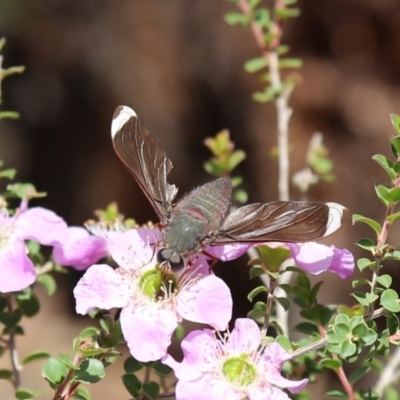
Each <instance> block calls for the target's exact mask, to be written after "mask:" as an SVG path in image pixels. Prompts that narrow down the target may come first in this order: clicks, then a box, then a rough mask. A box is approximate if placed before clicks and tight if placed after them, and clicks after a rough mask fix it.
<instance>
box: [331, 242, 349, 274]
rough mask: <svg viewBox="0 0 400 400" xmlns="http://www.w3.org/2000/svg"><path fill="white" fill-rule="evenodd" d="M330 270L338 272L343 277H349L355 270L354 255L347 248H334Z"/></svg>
mask: <svg viewBox="0 0 400 400" xmlns="http://www.w3.org/2000/svg"><path fill="white" fill-rule="evenodd" d="M329 271H330V272H334V273H336V274H338V275H339V276H340V277H341V278H342V279H345V278H348V277H349V276H351V275H352V274H353V272H354V256H353V254H351V253H350V251H349V250H347V249H337V248H335V249H334V256H333V260H332V264H331V266H330V268H329Z"/></svg>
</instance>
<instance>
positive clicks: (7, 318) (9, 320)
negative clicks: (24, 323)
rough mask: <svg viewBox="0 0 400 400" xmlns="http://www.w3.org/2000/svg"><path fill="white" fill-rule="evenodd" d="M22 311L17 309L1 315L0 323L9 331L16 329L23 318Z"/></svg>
mask: <svg viewBox="0 0 400 400" xmlns="http://www.w3.org/2000/svg"><path fill="white" fill-rule="evenodd" d="M22 315H23V314H22V311H21V310H20V309H19V308H17V309H15V310H14V311H12V312H2V313H0V322H1V323H2V324H3V325H5V326H6V327H7V328H8V329H11V328H14V327H15V326H16V325H17V324H18V323H19V321H21V318H22Z"/></svg>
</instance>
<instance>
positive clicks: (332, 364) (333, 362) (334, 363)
mask: <svg viewBox="0 0 400 400" xmlns="http://www.w3.org/2000/svg"><path fill="white" fill-rule="evenodd" d="M319 364H320V365H321V366H322V367H325V368H329V369H333V370H334V371H337V370H338V369H339V368H340V367H341V366H342V362H341V361H340V360H338V359H333V358H324V359H322V360H321V361H320V362H319Z"/></svg>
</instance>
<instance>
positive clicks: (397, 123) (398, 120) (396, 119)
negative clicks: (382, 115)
mask: <svg viewBox="0 0 400 400" xmlns="http://www.w3.org/2000/svg"><path fill="white" fill-rule="evenodd" d="M390 120H391V121H392V124H393V126H394V129H395V130H396V132H397V133H398V134H399V135H400V116H399V115H397V114H390Z"/></svg>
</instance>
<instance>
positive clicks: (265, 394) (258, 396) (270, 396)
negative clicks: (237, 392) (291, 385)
mask: <svg viewBox="0 0 400 400" xmlns="http://www.w3.org/2000/svg"><path fill="white" fill-rule="evenodd" d="M249 399H250V400H290V397H289V396H288V395H287V394H286V393H285V392H282V390H280V389H277V388H274V387H265V388H256V387H250V388H249Z"/></svg>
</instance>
